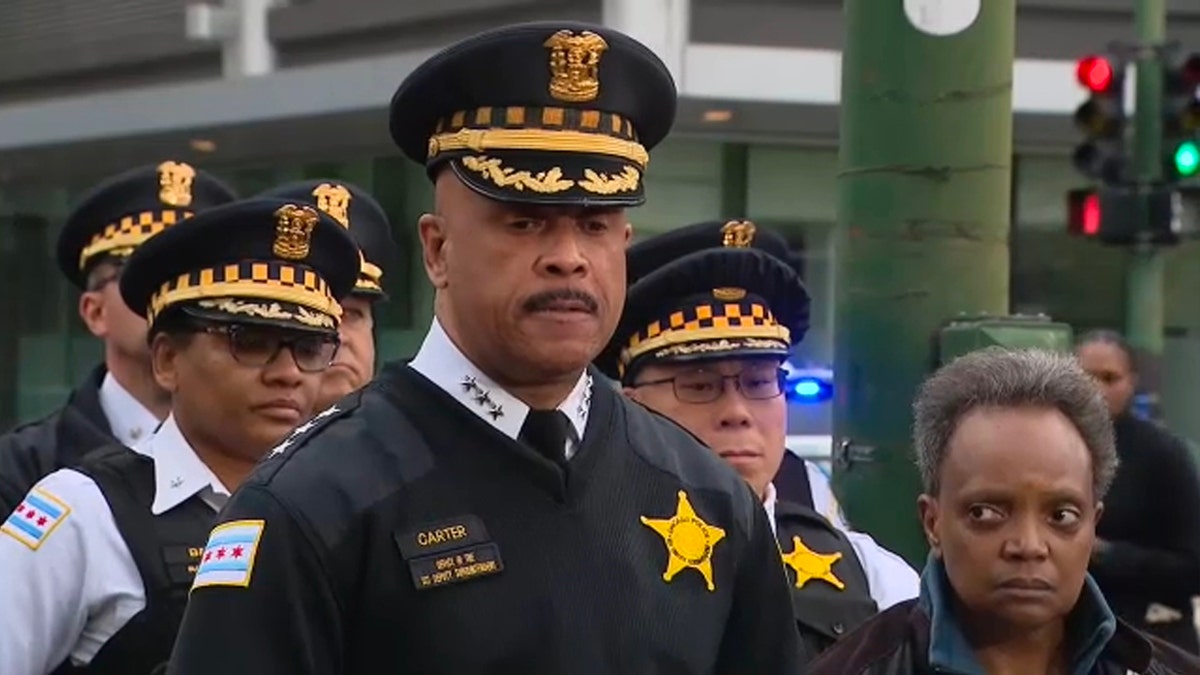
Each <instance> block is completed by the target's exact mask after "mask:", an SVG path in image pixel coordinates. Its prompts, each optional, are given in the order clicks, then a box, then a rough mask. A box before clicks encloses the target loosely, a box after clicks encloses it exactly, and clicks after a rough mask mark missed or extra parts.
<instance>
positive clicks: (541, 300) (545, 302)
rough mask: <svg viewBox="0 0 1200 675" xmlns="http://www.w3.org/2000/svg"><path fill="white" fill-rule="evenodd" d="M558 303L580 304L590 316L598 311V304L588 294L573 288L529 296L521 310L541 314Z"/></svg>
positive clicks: (522, 304)
mask: <svg viewBox="0 0 1200 675" xmlns="http://www.w3.org/2000/svg"><path fill="white" fill-rule="evenodd" d="M559 302H578V303H581V304H583V306H584V307H586V308H587V311H588V312H589V313H591V314H595V313H596V312H598V311H600V303H599V302H598V301H597V300H596V298H594V297H592V295H591V294H590V293H587V292H585V291H580V290H577V289H574V288H559V289H555V290H552V291H543V292H541V293H537V294H534V295H531V296H529V297H528V298H526V300H525V302H523V303H521V309H523V310H525V311H526V312H541V311H544V310H547V309H550V308H551V307H553V306H554V305H555V304H556V303H559Z"/></svg>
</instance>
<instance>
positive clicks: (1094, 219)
mask: <svg viewBox="0 0 1200 675" xmlns="http://www.w3.org/2000/svg"><path fill="white" fill-rule="evenodd" d="M1102 213H1103V212H1102V210H1101V207H1100V195H1099V193H1097V192H1095V191H1093V190H1071V191H1070V192H1068V193H1067V231H1068V232H1070V233H1071V234H1075V235H1080V236H1084V237H1095V236H1097V235H1099V234H1100V222H1101V215H1102Z"/></svg>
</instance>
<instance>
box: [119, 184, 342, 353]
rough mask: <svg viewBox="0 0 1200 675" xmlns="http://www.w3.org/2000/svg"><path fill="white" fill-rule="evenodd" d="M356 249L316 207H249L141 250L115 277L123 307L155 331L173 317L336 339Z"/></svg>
mask: <svg viewBox="0 0 1200 675" xmlns="http://www.w3.org/2000/svg"><path fill="white" fill-rule="evenodd" d="M358 273H359V252H358V245H357V244H356V243H355V242H354V239H353V238H352V237H351V236H350V234H349V233H348V232H347V231H346V228H345V227H343V226H342V225H341V223H339V222H337V221H336V220H334V219H333V217H332V216H330V215H328V214H326V213H323V212H321V211H320V210H318V209H316V208H315V207H313V206H310V205H308V204H303V203H297V202H294V201H287V200H282V199H248V200H244V201H238V202H233V203H231V204H226V205H224V206H218V207H215V208H212V209H209V210H207V211H205V212H203V213H199V214H197V215H196V216H194V217H192V218H190V219H188V220H187V221H186V222H183V223H180V224H179V225H177V226H175V227H172V228H170V229H168V230H166V231H165V232H163V233H162V234H160V235H157V236H155V237H153V238H152V239H150V240H149V241H147V242H146V243H145V244H143V245H142V246H140V247H138V249H137V250H136V251H134V253H133V255H131V256H130V257H129V261H128V262H127V263H126V265H125V270H124V272H123V274H122V275H121V297H123V298H124V299H125V304H127V305H128V306H129V308H130V309H132V310H133V311H135V312H137V313H138V314H139V315H141V316H144V317H146V319H147V320H148V321H149V322H150V325H151V327H152V328H153V326H154V325H155V322H156V321H157V320H158V319H159V318H161V317H162V316H164V315H165V314H167V313H168V312H169V311H171V310H175V309H180V310H182V311H184V312H186V313H187V314H189V315H192V316H194V317H197V318H201V319H206V320H210V321H218V322H226V323H249V324H264V325H271V326H280V327H284V328H292V329H300V330H307V331H315V332H325V333H334V332H336V331H337V327H338V323H339V320H340V317H341V311H342V310H341V305H340V304H339V302H338V301H339V300H341V299H342V298H344V297H346V295H348V294H349V293H350V291H351V290H352V289H353V288H354V283H355V280H356V279H357V278H358Z"/></svg>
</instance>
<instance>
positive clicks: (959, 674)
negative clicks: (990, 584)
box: [809, 560, 1200, 675]
mask: <svg viewBox="0 0 1200 675" xmlns="http://www.w3.org/2000/svg"><path fill="white" fill-rule="evenodd" d="M948 589H949V583H948V582H947V581H946V580H945V572H944V570H943V568H942V566H941V564H940V563H938V562H936V561H932V560H931V561H930V563H929V564H928V565H927V566H926V569H925V572H924V573H923V574H922V575H921V596H920V597H919V598H916V599H913V600H909V601H906V602H902V603H899V604H897V605H894V606H892V607H891V608H889V609H887V610H886V611H884V612H882V613H880V614H878V615H876V616H875V617H874V618H872V619H871V620H869V621H867V622H866V623H865V624H863V625H862V626H860V627H859V629H858V630H856V631H855V632H853V633H851V634H850V635H847V636H846V637H845V638H843V639H842V640H840V641H839V642H838V643H837V644H835V645H834V646H833V647H832V648H830V649H829V650H827V651H826V652H824V653H823V654H821V656H820V657H819V658H818V659H817V660H816V661H815V662H813V663H812V665H811V667H810V669H809V672H810V674H811V675H932V674H933V673H945V674H947V675H951V674H953V675H985V674H984V671H983V669H982V668H981V667H980V665H979V663H978V662H977V661H976V660H975V658H974V655H973V653H972V651H971V649H970V646H969V645H968V644H967V642H966V639H965V637H964V636H963V634H962V632H961V631H960V630H959V628H958V626H957V623H956V622H955V620H954V616H953V614H952V612H951V610H950V609H949V599H948V598H947V597H945V595H946V592H947V591H948ZM1069 622H1070V623H1069V627H1068V633H1069V635H1070V636H1071V638H1069V639H1070V640H1071V643H1072V653H1073V656H1072V660H1071V673H1072V675H1128V673H1131V672H1132V673H1138V674H1139V675H1193V674H1200V660H1198V659H1197V658H1196V657H1194V656H1192V655H1190V654H1187V653H1185V652H1183V651H1181V650H1179V649H1177V648H1175V647H1174V646H1172V645H1170V644H1167V643H1166V642H1162V641H1160V640H1158V639H1156V638H1153V637H1150V636H1147V635H1145V634H1143V633H1141V632H1140V631H1138V630H1137V629H1135V628H1133V627H1132V626H1130V625H1128V624H1126V623H1124V622H1122V621H1120V620H1119V619H1117V618H1116V617H1115V616H1114V615H1113V613H1112V610H1111V609H1109V608H1108V605H1107V603H1105V601H1104V597H1103V596H1102V595H1101V594H1100V592H1099V589H1098V587H1097V586H1096V584H1095V581H1093V580H1092V579H1091V578H1090V577H1089V578H1088V579H1087V583H1086V585H1085V586H1084V590H1083V594H1082V595H1081V596H1080V600H1079V604H1078V605H1077V606H1076V609H1075V611H1074V612H1073V613H1072V616H1071V618H1070V619H1069Z"/></svg>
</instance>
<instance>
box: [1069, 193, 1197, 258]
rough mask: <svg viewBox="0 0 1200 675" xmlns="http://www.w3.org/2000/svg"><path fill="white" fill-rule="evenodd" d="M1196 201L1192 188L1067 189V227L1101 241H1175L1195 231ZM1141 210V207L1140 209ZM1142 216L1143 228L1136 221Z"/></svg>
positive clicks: (1116, 242) (1123, 242)
mask: <svg viewBox="0 0 1200 675" xmlns="http://www.w3.org/2000/svg"><path fill="white" fill-rule="evenodd" d="M1198 206H1200V201H1198V200H1197V198H1196V195H1195V194H1194V193H1193V192H1192V191H1186V192H1184V191H1180V190H1173V189H1170V188H1167V187H1163V186H1149V187H1146V186H1136V185H1127V186H1115V187H1107V186H1106V187H1101V188H1099V189H1095V190H1091V189H1083V190H1071V191H1069V192H1067V231H1068V232H1070V233H1071V234H1073V235H1076V236H1080V237H1088V238H1093V239H1095V240H1096V241H1099V242H1101V243H1104V244H1114V245H1118V246H1127V245H1131V244H1136V243H1151V244H1159V245H1167V246H1169V245H1173V244H1178V243H1179V241H1180V239H1181V238H1191V237H1194V236H1195V235H1196V230H1197V227H1196V226H1197V220H1198V216H1200V208H1197V207H1198ZM1143 210H1145V211H1144V212H1143ZM1143 218H1144V219H1145V221H1144V222H1146V224H1147V226H1146V229H1145V230H1142V229H1140V227H1139V223H1140V222H1143Z"/></svg>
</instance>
